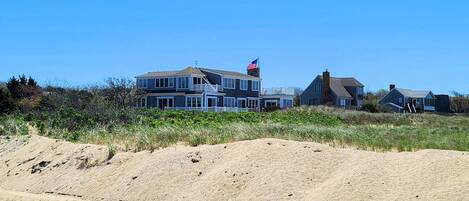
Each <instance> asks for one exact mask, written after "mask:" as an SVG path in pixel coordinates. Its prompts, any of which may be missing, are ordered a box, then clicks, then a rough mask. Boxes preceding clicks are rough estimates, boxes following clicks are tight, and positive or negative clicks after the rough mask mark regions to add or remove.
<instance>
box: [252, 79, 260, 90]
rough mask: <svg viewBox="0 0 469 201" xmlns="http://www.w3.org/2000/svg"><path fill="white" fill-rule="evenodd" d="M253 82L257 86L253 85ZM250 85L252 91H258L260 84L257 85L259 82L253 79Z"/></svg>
mask: <svg viewBox="0 0 469 201" xmlns="http://www.w3.org/2000/svg"><path fill="white" fill-rule="evenodd" d="M254 83H256V86H257V87H254V85H255V84H254ZM251 85H252V86H251V90H252V91H259V87H260V86H259V85H260V82H259V81H257V80H253V81H252V82H251Z"/></svg>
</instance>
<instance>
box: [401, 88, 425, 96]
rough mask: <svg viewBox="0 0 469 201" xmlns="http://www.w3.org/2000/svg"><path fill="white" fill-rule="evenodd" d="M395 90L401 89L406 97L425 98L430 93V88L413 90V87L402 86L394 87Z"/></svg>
mask: <svg viewBox="0 0 469 201" xmlns="http://www.w3.org/2000/svg"><path fill="white" fill-rule="evenodd" d="M394 89H395V90H397V91H399V93H401V94H402V95H404V96H405V97H411V98H425V97H427V95H428V94H429V93H431V91H430V90H412V89H402V88H394Z"/></svg>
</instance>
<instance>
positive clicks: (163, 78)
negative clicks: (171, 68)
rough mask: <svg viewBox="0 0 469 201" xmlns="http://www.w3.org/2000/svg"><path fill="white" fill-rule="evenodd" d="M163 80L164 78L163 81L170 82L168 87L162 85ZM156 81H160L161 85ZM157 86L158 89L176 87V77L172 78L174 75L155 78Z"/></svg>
mask: <svg viewBox="0 0 469 201" xmlns="http://www.w3.org/2000/svg"><path fill="white" fill-rule="evenodd" d="M157 80H158V82H157ZM162 80H164V82H163V83H166V82H167V83H168V86H167V87H165V86H164V85H163V86H161V83H162V82H161V81H162ZM171 80H172V82H171ZM156 83H158V84H159V85H160V86H158V85H156ZM155 88H157V89H162V88H174V78H172V77H162V78H155Z"/></svg>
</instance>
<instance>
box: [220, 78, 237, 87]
mask: <svg viewBox="0 0 469 201" xmlns="http://www.w3.org/2000/svg"><path fill="white" fill-rule="evenodd" d="M223 88H225V89H235V79H232V78H223Z"/></svg>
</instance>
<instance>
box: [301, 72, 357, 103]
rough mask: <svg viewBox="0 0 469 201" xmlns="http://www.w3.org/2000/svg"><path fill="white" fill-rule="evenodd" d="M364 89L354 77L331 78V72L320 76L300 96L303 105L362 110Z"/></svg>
mask: <svg viewBox="0 0 469 201" xmlns="http://www.w3.org/2000/svg"><path fill="white" fill-rule="evenodd" d="M363 87H364V85H363V84H362V83H360V82H359V81H358V80H356V79H355V78H353V77H346V78H338V77H331V76H330V73H329V71H327V70H326V71H325V72H323V74H322V76H321V75H318V76H316V78H315V79H314V80H313V82H311V84H310V85H309V86H308V87H307V88H306V89H305V91H304V92H303V93H302V94H301V96H300V103H301V105H332V106H337V107H342V108H360V107H361V106H362V105H363V98H364V95H363Z"/></svg>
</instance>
